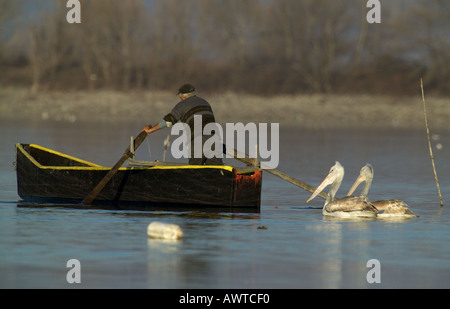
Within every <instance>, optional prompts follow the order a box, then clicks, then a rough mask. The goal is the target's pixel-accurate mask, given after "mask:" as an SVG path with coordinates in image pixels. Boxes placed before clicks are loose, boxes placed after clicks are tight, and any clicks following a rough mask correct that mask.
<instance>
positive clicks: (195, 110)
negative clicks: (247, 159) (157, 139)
mask: <svg viewBox="0 0 450 309" xmlns="http://www.w3.org/2000/svg"><path fill="white" fill-rule="evenodd" d="M178 95H179V96H180V99H181V101H180V102H178V104H177V105H175V107H174V108H173V109H172V111H171V112H170V113H169V114H167V115H166V116H164V118H163V119H162V120H161V121H160V122H159V123H158V124H156V125H155V126H151V125H147V126H145V127H144V129H143V131H145V132H147V133H148V134H150V133H153V132H155V131H158V130H160V129H163V128H168V127H171V126H172V125H173V124H175V123H177V122H179V121H180V122H183V123H186V124H187V125H189V127H190V129H191V140H190V144H189V145H188V147H189V148H190V154H191V156H190V158H189V164H191V165H222V164H223V162H222V158H217V157H216V156H213V157H212V158H208V157H207V156H205V153H204V151H203V145H204V143H205V141H207V140H208V138H210V137H211V136H210V135H203V128H204V127H205V125H207V124H208V123H215V117H214V113H213V111H212V109H211V106H210V105H209V103H208V102H207V101H206V100H205V99H203V98H201V97H199V96H197V95H196V93H195V87H194V86H193V85H191V84H184V85H183V86H181V87H180V89H179V90H178ZM196 115H200V116H201V121H202V130H201V132H196V130H194V116H196ZM200 134H201V135H200ZM196 138H201V141H202V142H201V145H202V151H201V157H198V156H197V157H196V156H194V147H193V145H195V143H194V139H196ZM209 157H210V156H209Z"/></svg>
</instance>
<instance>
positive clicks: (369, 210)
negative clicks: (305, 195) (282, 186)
mask: <svg viewBox="0 0 450 309" xmlns="http://www.w3.org/2000/svg"><path fill="white" fill-rule="evenodd" d="M343 178H344V167H343V166H342V165H341V164H340V163H339V162H338V161H336V164H335V165H333V166H332V167H331V168H330V171H329V173H328V175H327V176H326V177H325V179H324V180H323V181H322V183H321V184H320V185H319V186H318V187H317V189H316V190H315V191H314V193H313V194H312V195H311V197H310V198H309V199H308V200H307V201H306V202H309V201H310V200H312V199H313V198H314V197H316V196H317V195H318V194H319V193H320V192H322V191H323V190H324V189H325V188H326V187H327V186H328V185H331V188H330V190H329V191H328V195H327V199H326V200H325V204H324V206H323V209H322V213H323V214H324V215H327V216H335V217H346V218H348V217H369V218H373V217H376V216H377V214H378V209H377V208H376V207H375V206H373V205H372V203H371V202H370V201H369V200H368V198H367V197H365V196H346V197H343V198H336V197H335V195H336V192H337V191H338V189H339V187H340V186H341V183H342V179H343Z"/></svg>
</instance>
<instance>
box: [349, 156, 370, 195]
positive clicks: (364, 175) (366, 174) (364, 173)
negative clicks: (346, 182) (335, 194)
mask: <svg viewBox="0 0 450 309" xmlns="http://www.w3.org/2000/svg"><path fill="white" fill-rule="evenodd" d="M372 180H373V168H372V165H370V164H369V163H367V164H366V165H364V166H363V167H362V168H361V170H360V172H359V176H358V178H356V180H355V182H354V183H353V185H352V187H351V188H350V190H349V191H348V193H347V196H350V195H352V193H353V192H355V190H356V188H358V186H359V185H360V184H361V183H362V182H366V184H365V186H364V188H363V189H362V191H361V195H362V196H367V194H368V193H369V188H370V185H371V184H372Z"/></svg>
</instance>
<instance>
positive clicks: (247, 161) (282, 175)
mask: <svg viewBox="0 0 450 309" xmlns="http://www.w3.org/2000/svg"><path fill="white" fill-rule="evenodd" d="M223 148H224V153H226V149H227V146H226V145H223ZM230 150H231V149H230ZM232 150H233V153H232V155H233V157H234V158H235V159H236V160H238V161H241V162H242V163H245V164H247V165H254V163H255V160H254V159H252V158H250V157H249V156H248V155H247V154H244V155H245V157H244V158H239V157H238V156H237V154H238V152H237V150H236V149H232ZM264 170H265V171H267V172H268V173H271V174H272V175H275V176H277V177H280V178H281V179H283V180H286V181H287V182H290V183H292V184H294V185H296V186H298V187H300V188H302V189H303V190H306V191H308V192H310V193H313V192H314V191H315V190H316V188H314V187H313V186H310V185H309V184H307V183H305V182H303V181H301V180H298V179H295V178H294V177H291V176H289V175H287V174H285V173H283V172H281V171H279V170H276V169H264ZM318 196H320V197H321V198H323V199H327V194H326V193H325V192H320V193H319V195H318Z"/></svg>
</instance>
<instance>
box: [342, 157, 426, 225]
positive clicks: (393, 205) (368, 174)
mask: <svg viewBox="0 0 450 309" xmlns="http://www.w3.org/2000/svg"><path fill="white" fill-rule="evenodd" d="M372 180H373V168H372V165H370V164H366V165H365V166H363V167H362V168H361V171H360V172H359V176H358V178H356V180H355V182H354V183H353V185H352V187H351V188H350V190H349V191H348V193H347V196H350V195H351V194H352V193H353V192H354V191H355V190H356V188H358V186H359V185H360V184H361V183H362V182H364V181H365V182H366V183H365V184H364V187H363V188H362V190H361V196H367V194H368V193H369V189H370V186H371V184H372ZM372 204H373V205H375V207H376V208H377V209H378V210H380V213H379V214H378V216H380V217H418V216H417V215H416V214H415V213H413V212H412V211H411V210H410V209H409V207H408V205H407V204H406V203H405V202H403V201H401V200H397V199H390V200H380V201H375V202H372Z"/></svg>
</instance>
